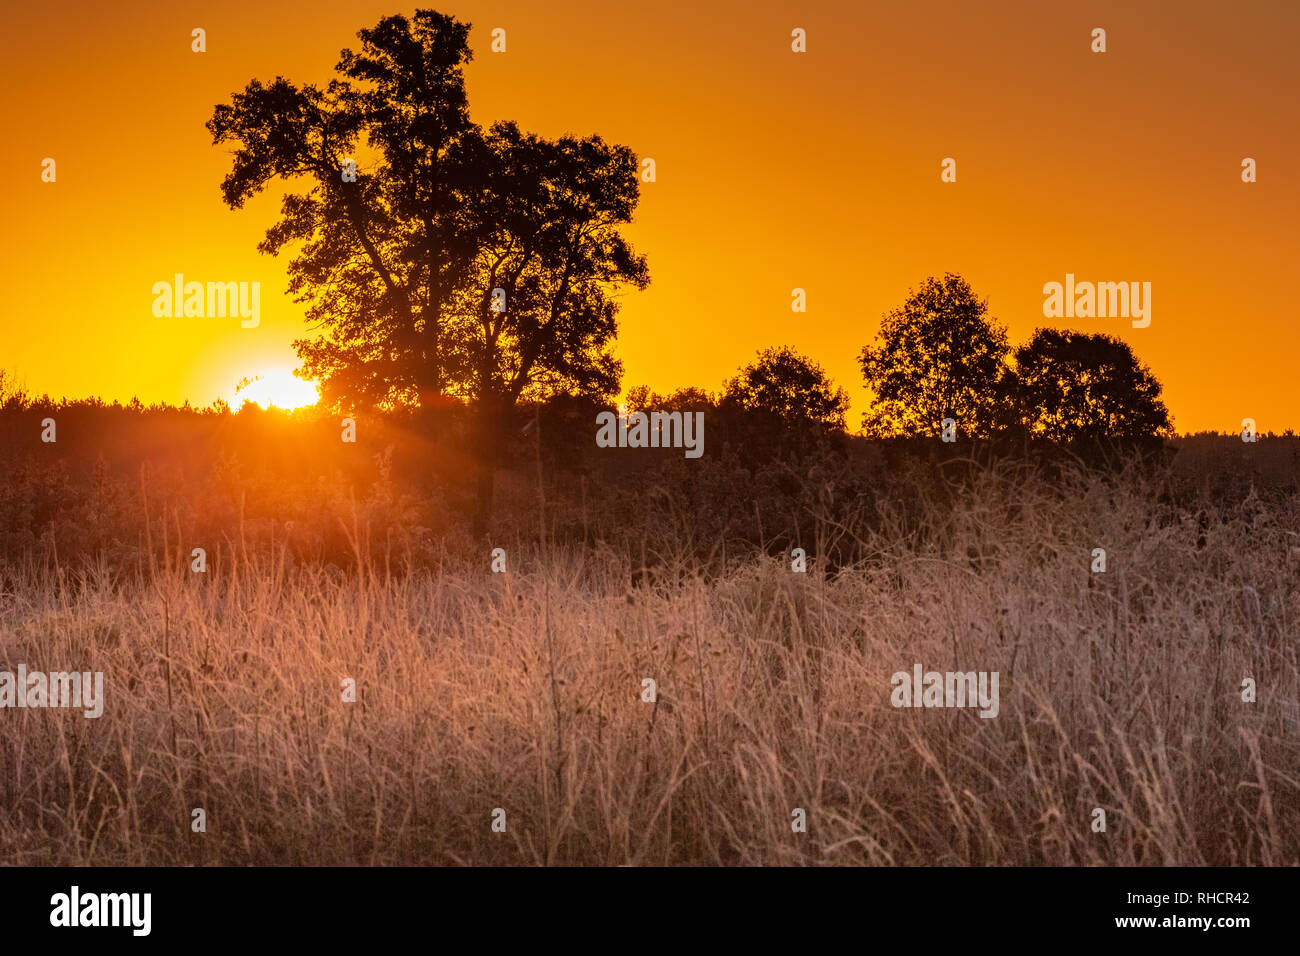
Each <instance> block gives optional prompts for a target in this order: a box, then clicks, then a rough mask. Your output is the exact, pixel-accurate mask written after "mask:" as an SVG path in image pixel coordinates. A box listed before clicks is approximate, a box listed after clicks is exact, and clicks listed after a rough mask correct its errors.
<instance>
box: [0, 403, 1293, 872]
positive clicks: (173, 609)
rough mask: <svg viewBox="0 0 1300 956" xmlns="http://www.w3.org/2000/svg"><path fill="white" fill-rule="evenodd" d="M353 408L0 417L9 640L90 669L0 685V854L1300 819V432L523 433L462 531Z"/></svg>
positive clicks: (1193, 833) (702, 855) (6, 647)
mask: <svg viewBox="0 0 1300 956" xmlns="http://www.w3.org/2000/svg"><path fill="white" fill-rule="evenodd" d="M23 414H24V418H23V424H20V425H15V424H14V423H13V422H12V421H8V420H6V421H7V422H8V424H6V421H0V430H3V428H10V431H9V432H7V433H5V434H8V435H9V436H10V438H11V439H12V435H14V434H18V433H21V434H23V435H26V434H27V431H26V429H27V424H25V423H26V422H27V420H28V418H30V417H32V416H35V417H37V418H39V417H40V413H39V411H37V412H31V411H30V410H27V411H24V413H23ZM119 417H120V416H119ZM145 417H147V416H145ZM243 417H244V416H243V415H240V416H227V417H226V418H225V419H224V421H225V422H226V425H223V426H222V427H230V426H229V420H230V419H232V418H233V419H235V420H238V419H242V418H243ZM204 421H208V419H204ZM155 424H156V423H155ZM10 426H12V427H10ZM60 427H63V425H62V420H61V425H60ZM187 427H189V426H187ZM214 427H215V426H214ZM239 427H242V428H254V429H264V428H284V429H291V428H307V427H309V426H307V425H296V424H292V423H288V422H287V419H286V420H285V421H280V420H276V419H273V418H271V419H268V418H266V417H265V416H263V417H258V416H256V415H253V414H250V417H249V419H248V420H246V421H245V422H243V424H242V425H240V426H239ZM321 427H325V426H321ZM329 427H330V428H333V426H332V425H331V426H329ZM71 431H72V430H71V429H69V430H68V432H69V434H71ZM100 434H102V432H101V433H100ZM584 434H586V433H585V432H584ZM227 437H229V436H227ZM263 437H264V436H260V435H259V436H255V438H250V439H249V440H250V443H251V444H252V445H254V446H256V447H282V448H283V447H285V442H278V443H277V442H272V443H267V442H265V441H264V440H263ZM87 441H88V442H89V440H87ZM376 441H377V442H378V444H377V445H376V447H375V448H372V449H362V451H363V452H365V456H366V461H367V464H366V465H365V468H364V469H361V470H360V471H358V472H357V473H355V474H347V473H344V472H343V471H339V470H334V471H331V470H330V469H329V468H326V467H325V466H323V465H321V464H320V463H308V464H306V465H304V464H302V462H301V461H300V460H299V459H300V457H301V456H295V455H293V454H289V455H287V457H286V458H285V460H284V461H283V462H281V463H280V464H279V465H276V464H274V463H272V464H268V463H266V462H261V463H259V464H258V466H257V468H251V467H249V465H248V463H247V462H246V461H245V462H244V463H242V464H241V463H239V462H238V461H237V460H236V458H232V456H231V454H230V452H229V449H228V447H226V446H225V445H222V442H216V444H215V445H212V447H209V444H211V443H207V444H205V443H204V442H199V445H202V447H204V448H208V452H207V454H210V456H211V460H212V461H214V462H216V461H220V462H225V465H224V466H223V467H222V468H215V467H214V468H209V467H208V466H207V465H203V466H202V467H195V466H194V465H193V462H194V461H196V460H200V459H201V458H202V456H198V457H197V458H196V457H195V455H192V454H191V455H189V456H188V457H186V458H185V462H186V463H185V464H181V463H178V462H177V461H175V460H172V459H173V458H174V456H175V447H174V444H172V443H170V442H161V443H160V442H156V441H155V442H153V443H152V444H150V443H146V444H145V445H140V446H138V447H136V448H135V450H134V451H132V452H131V453H130V454H129V455H128V454H127V453H125V452H123V453H122V454H123V457H122V459H121V460H120V461H116V462H110V461H107V460H106V459H104V457H103V455H102V454H99V453H96V452H94V447H95V444H94V442H89V443H87V444H85V445H84V446H83V447H81V451H80V452H78V453H76V454H74V452H73V451H71V450H65V451H61V452H60V454H61V455H64V456H70V457H65V458H64V459H61V463H60V464H58V465H57V466H54V465H51V464H50V463H48V462H47V463H44V464H42V463H40V462H39V460H38V459H36V458H35V457H34V456H36V455H39V454H43V453H44V452H45V451H46V450H45V449H40V448H39V447H33V446H31V445H30V444H29V445H23V446H22V447H21V448H19V447H18V446H17V445H15V444H14V442H13V441H12V440H10V441H9V443H8V444H7V445H6V447H7V449H8V454H9V458H8V463H7V468H6V470H5V479H4V482H3V484H0V532H2V533H3V538H0V546H2V547H0V555H2V559H0V669H8V670H10V671H12V670H14V669H15V668H16V666H17V665H18V664H19V663H25V665H26V667H27V668H28V669H29V670H37V669H40V670H49V671H57V670H68V669H74V668H75V669H78V670H91V671H102V672H103V673H104V678H105V686H106V688H107V691H106V695H107V700H106V704H105V710H104V714H103V716H102V717H100V718H98V719H86V718H85V717H83V716H82V714H81V713H80V712H79V711H73V710H55V709H47V710H40V709H31V708H28V709H22V710H17V709H13V710H3V711H0V721H3V724H4V733H3V734H0V862H3V863H12V864H20V865H33V864H36V865H44V864H78V865H80V864H92V865H114V866H116V865H141V864H172V865H185V864H225V865H239V864H296V865H304V864H305V865H312V864H362V865H369V864H420V865H422V864H448V865H460V864H523V865H544V864H560V865H562V864H591V865H621V864H634V865H664V864H673V865H682V864H685V865H692V864H696V865H717V864H728V865H730V864H749V865H754V864H762V865H862V864H869V865H1007V864H1024V865H1094V864H1112V865H1115V864H1118V865H1170V864H1181V865H1294V864H1296V863H1300V773H1298V772H1297V767H1300V670H1298V666H1297V643H1298V642H1297V634H1298V633H1300V631H1298V627H1297V622H1298V621H1300V500H1298V499H1297V493H1298V492H1297V488H1296V475H1297V473H1298V469H1297V461H1298V460H1300V443H1297V442H1296V441H1295V440H1293V439H1290V438H1275V437H1272V436H1269V437H1267V438H1262V439H1261V441H1260V443H1259V444H1258V445H1256V446H1245V445H1243V443H1241V442H1240V441H1239V440H1236V439H1232V438H1228V437H1215V436H1205V437H1201V438H1190V439H1182V440H1179V441H1178V442H1175V443H1174V445H1173V449H1174V450H1172V451H1171V452H1170V453H1169V454H1167V455H1165V456H1164V457H1163V458H1162V459H1160V460H1157V461H1154V462H1152V461H1148V462H1146V463H1144V464H1128V465H1123V466H1119V465H1115V464H1114V463H1112V465H1111V467H1107V468H1098V467H1094V466H1089V465H1086V464H1084V463H1082V462H1078V461H1075V460H1072V459H1068V458H1067V459H1063V460H1060V461H1053V462H1052V463H1051V464H1050V465H1047V464H1045V463H1044V462H1043V461H1041V460H1033V459H1028V458H1023V457H1017V456H980V455H977V454H976V453H975V452H974V451H973V450H971V449H961V448H960V446H959V448H958V449H957V450H956V451H950V450H949V449H947V448H943V449H938V450H937V451H936V450H934V449H935V447H936V446H935V444H934V443H932V444H931V445H930V446H928V447H929V448H930V449H931V451H930V452H927V453H920V452H915V453H914V452H912V451H905V452H899V453H897V454H896V453H895V452H893V451H890V450H889V449H888V448H883V446H880V445H878V444H875V443H858V442H852V443H851V444H850V447H849V448H848V449H847V450H845V449H840V450H838V451H836V452H834V453H826V454H824V455H819V456H812V457H809V458H807V459H803V460H801V461H799V462H797V463H793V464H789V465H788V466H786V467H784V468H782V469H778V468H776V467H775V466H774V465H769V466H768V467H766V468H765V469H763V470H762V471H761V473H760V472H759V471H758V470H756V469H755V468H754V467H752V465H751V464H750V463H747V462H746V461H745V460H744V458H743V455H739V456H738V453H735V452H734V450H733V449H732V448H731V447H730V446H728V448H727V449H726V450H725V451H724V450H723V449H722V447H721V445H720V444H719V445H717V446H714V447H713V449H712V450H711V452H710V453H708V454H706V456H705V458H704V459H702V460H701V461H700V462H697V463H689V464H688V463H685V462H683V460H682V458H681V453H680V452H679V451H673V450H667V451H665V452H663V454H662V456H661V457H660V458H658V459H654V460H655V461H656V462H658V463H659V464H658V465H657V466H656V467H655V468H646V467H642V466H640V465H638V466H628V465H626V464H624V462H625V459H624V458H621V457H618V456H620V455H624V456H625V455H627V454H628V452H621V451H617V450H614V451H612V452H611V454H612V455H613V456H615V457H614V458H610V457H608V456H607V457H605V458H603V459H596V458H594V457H591V456H594V455H595V453H596V451H597V450H596V449H595V448H594V447H591V448H589V449H588V450H587V451H586V452H584V454H585V455H587V456H589V458H590V460H591V461H604V462H610V461H615V460H616V461H617V462H618V470H617V472H612V471H610V470H609V468H612V467H613V466H609V467H608V468H607V467H606V466H603V465H599V464H597V465H591V466H590V468H588V465H590V462H587V463H586V464H582V463H579V464H575V463H574V462H573V461H568V465H567V467H569V468H570V469H572V468H587V471H585V472H583V473H582V474H579V475H576V476H575V473H574V472H573V471H565V470H564V469H562V468H560V467H559V466H555V467H552V463H551V462H549V461H548V460H547V459H546V458H545V456H544V455H543V453H542V450H541V446H540V445H539V446H538V447H537V449H536V460H535V461H533V462H530V461H529V459H528V458H527V456H526V455H525V456H523V457H522V463H521V464H519V466H518V467H517V468H516V469H514V470H513V471H511V472H510V473H508V474H503V475H502V476H501V490H500V493H499V495H498V507H499V514H500V518H499V519H498V521H497V522H496V524H495V525H494V527H493V529H492V532H491V534H490V535H489V536H488V538H487V539H486V540H477V539H475V538H474V537H473V536H472V534H471V532H470V531H469V530H468V528H467V527H466V526H464V523H463V522H459V521H458V520H456V519H455V518H454V517H451V515H452V514H453V512H454V510H455V509H454V507H453V504H454V502H455V501H456V500H457V499H456V495H457V492H456V489H455V488H454V487H451V486H448V487H446V488H443V489H442V490H440V491H437V492H436V493H435V491H433V490H431V489H430V487H429V486H428V485H421V484H420V483H419V482H412V481H410V480H409V478H408V476H406V472H405V471H404V466H403V463H402V454H401V451H400V449H399V451H398V453H397V456H396V457H397V459H398V461H396V463H395V462H394V460H393V452H392V449H391V447H389V446H384V445H383V442H382V440H379V439H376ZM589 442H590V438H589V436H587V438H586V443H589ZM719 442H721V439H719ZM60 443H61V444H62V445H64V447H65V449H71V448H73V446H72V445H68V444H67V443H65V442H64V441H63V439H62V438H61V440H60ZM228 444H229V443H228V442H227V443H226V445H228ZM128 446H129V443H125V444H124V443H123V442H122V441H120V440H117V441H114V442H113V443H112V445H111V447H113V448H116V449H122V448H124V447H128ZM217 446H221V447H217ZM105 447H107V445H106V446H105ZM196 447H198V446H196ZM522 447H523V449H524V450H525V451H526V450H527V447H528V446H527V443H526V442H524V444H523V445H522ZM584 447H585V443H584ZM385 448H387V449H388V450H387V453H385ZM83 453H84V454H83ZM372 453H373V454H372ZM78 454H80V455H81V457H77V455H78ZM97 454H98V457H96V455H97ZM331 454H334V452H331ZM927 455H928V457H927ZM132 456H134V457H132ZM560 457H561V458H565V457H566V456H563V455H561V456H560ZM976 458H978V459H979V460H978V461H976V460H975V459H976ZM948 459H952V460H954V461H956V465H957V468H958V470H957V471H955V472H954V471H953V464H952V461H947V463H945V461H946V460H948ZM958 459H961V460H958ZM169 461H170V464H169ZM692 465H693V466H697V468H698V470H694V471H692V470H690V466H692ZM286 469H287V470H286ZM295 469H301V473H299V471H295ZM602 469H604V470H602ZM290 473H292V475H293V476H294V477H293V480H292V481H290V479H289V477H288V476H289V475H290ZM96 496H98V497H96ZM449 502H450V503H451V504H449ZM196 543H199V544H202V546H204V547H205V550H206V553H207V570H206V571H204V572H202V573H197V572H195V571H193V570H192V569H191V568H192V548H193V546H195V545H196ZM496 547H499V548H501V549H503V551H504V553H505V561H506V570H505V571H504V572H503V573H494V572H493V571H492V570H491V558H490V551H491V549H492V548H496ZM794 547H802V548H803V549H805V551H806V553H807V555H808V558H807V561H808V564H807V568H808V569H807V571H806V572H803V573H799V572H795V571H792V560H791V556H790V552H791V550H792V549H793V548H794ZM1096 547H1102V548H1104V549H1105V550H1106V554H1107V566H1106V570H1105V572H1104V573H1095V572H1093V571H1092V570H1091V562H1092V561H1093V558H1092V551H1093V549H1094V548H1096ZM917 663H919V664H922V665H923V666H924V667H926V668H936V669H939V670H954V671H970V670H976V671H997V672H999V673H1000V675H1001V705H1000V711H999V714H998V716H997V717H996V718H994V719H982V718H980V717H979V716H977V714H976V713H975V712H974V711H972V710H969V709H951V710H949V709H896V708H894V707H892V706H891V704H890V690H891V687H890V675H891V674H893V673H894V672H896V671H910V670H911V669H912V667H913V665H914V664H917ZM1248 677H1249V678H1251V679H1253V681H1254V682H1255V684H1256V686H1257V699H1256V700H1255V701H1254V702H1245V701H1243V699H1242V682H1243V679H1245V678H1248ZM346 678H351V679H353V680H354V681H355V685H356V701H355V702H344V701H343V699H342V694H341V686H342V682H343V681H344V680H345V679H346ZM646 678H651V679H653V680H654V681H655V683H656V686H657V698H656V700H655V701H654V702H653V703H651V702H647V701H646V700H643V686H644V685H643V680H644V679H646ZM195 808H202V809H203V810H204V811H205V816H206V832H201V833H200V832H194V830H193V829H192V819H193V811H194V809H195ZM796 808H799V809H802V810H803V811H804V814H805V818H806V821H807V826H806V832H794V830H793V829H792V813H793V811H795V810H796ZM1097 808H1101V809H1102V810H1104V811H1105V821H1106V827H1105V831H1104V832H1097V831H1096V829H1095V828H1094V821H1095V819H1096V817H1095V814H1094V811H1095V809H1097ZM498 809H500V810H504V811H505V814H504V820H505V828H504V832H499V830H494V829H493V827H492V823H493V819H494V811H496V810H498Z"/></svg>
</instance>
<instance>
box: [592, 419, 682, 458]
mask: <svg viewBox="0 0 1300 956" xmlns="http://www.w3.org/2000/svg"><path fill="white" fill-rule="evenodd" d="M596 424H597V425H598V426H599V428H600V430H599V431H597V432H596V447H598V448H684V449H685V450H686V457H687V458H699V457H700V456H701V455H703V454H704V413H703V412H649V413H646V412H633V413H632V414H631V415H618V416H615V415H614V413H613V412H601V413H600V414H598V415H597V416H596Z"/></svg>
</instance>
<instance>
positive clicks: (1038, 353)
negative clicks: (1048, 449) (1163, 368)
mask: <svg viewBox="0 0 1300 956" xmlns="http://www.w3.org/2000/svg"><path fill="white" fill-rule="evenodd" d="M1015 359H1016V373H1015V382H1016V385H1015V391H1016V396H1017V404H1018V406H1019V409H1020V414H1021V416H1022V419H1023V422H1024V425H1025V427H1026V429H1027V430H1028V432H1029V434H1030V435H1033V436H1036V437H1044V438H1050V439H1052V440H1054V441H1062V442H1065V441H1072V440H1075V439H1080V438H1083V439H1097V438H1152V437H1157V436H1159V437H1163V436H1167V435H1172V432H1173V426H1172V423H1171V421H1170V418H1169V411H1168V409H1166V408H1165V405H1164V402H1162V401H1161V400H1160V383H1159V382H1158V381H1157V380H1156V377H1155V376H1154V375H1152V374H1151V372H1150V371H1149V370H1148V369H1147V368H1146V367H1145V366H1143V365H1142V364H1141V363H1140V362H1138V360H1137V358H1136V357H1135V356H1134V355H1133V351H1132V349H1130V348H1129V347H1128V345H1127V344H1125V343H1124V342H1121V341H1120V340H1119V339H1116V338H1112V337H1111V336H1108V335H1089V334H1086V333H1083V332H1072V331H1068V330H1067V331H1062V330H1057V329H1039V330H1038V331H1036V332H1035V333H1034V337H1033V338H1032V339H1030V341H1029V342H1028V343H1026V344H1025V345H1022V346H1020V347H1019V348H1018V349H1016V353H1015Z"/></svg>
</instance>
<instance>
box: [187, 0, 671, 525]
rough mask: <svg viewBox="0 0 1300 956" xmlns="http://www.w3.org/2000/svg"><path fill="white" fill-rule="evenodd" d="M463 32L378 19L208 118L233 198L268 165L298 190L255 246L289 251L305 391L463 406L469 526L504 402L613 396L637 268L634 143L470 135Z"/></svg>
mask: <svg viewBox="0 0 1300 956" xmlns="http://www.w3.org/2000/svg"><path fill="white" fill-rule="evenodd" d="M468 33H469V26H468V25H467V24H464V23H460V22H459V21H457V20H455V19H453V18H451V17H448V16H444V15H442V14H439V13H435V12H433V11H427V10H421V11H417V12H416V13H415V15H414V16H413V17H412V18H411V19H409V20H408V19H407V18H406V17H403V16H391V17H386V18H384V19H382V20H380V21H379V23H378V24H377V25H376V26H375V28H374V29H363V30H361V31H360V32H359V33H358V37H359V38H360V40H361V49H360V51H359V52H353V51H352V50H349V49H345V50H344V51H343V52H342V54H341V56H340V60H339V63H338V65H337V67H336V70H337V72H338V73H339V74H340V75H341V78H339V79H334V80H331V81H330V83H329V85H328V86H327V87H326V88H324V89H323V90H322V89H320V88H318V87H316V86H312V85H305V86H295V85H294V84H292V83H290V82H289V81H287V80H285V79H283V78H280V77H277V78H276V80H275V81H274V82H273V83H271V84H270V85H263V84H262V83H260V82H259V81H256V80H254V81H252V82H251V83H249V84H248V86H247V88H246V89H245V90H244V92H242V93H237V94H235V95H234V96H233V97H232V100H231V102H230V103H229V104H227V105H219V106H217V107H216V108H215V109H214V111H213V114H212V118H211V119H210V120H209V122H208V129H209V131H210V132H211V133H212V136H213V142H214V144H221V143H227V142H229V143H233V144H235V146H236V147H237V148H236V150H235V152H234V160H233V165H232V169H231V172H230V174H229V175H228V176H227V177H226V178H225V180H224V182H223V183H222V194H223V197H224V199H225V201H226V203H227V204H228V205H229V206H230V207H231V208H240V207H242V206H243V204H244V202H245V201H246V200H247V199H248V198H250V197H251V196H253V195H256V194H257V193H259V192H260V191H261V190H262V189H264V188H265V187H266V186H267V185H268V183H270V182H271V180H273V179H274V178H276V177H280V178H283V179H285V180H295V181H297V180H300V179H306V180H307V181H308V182H309V183H310V184H311V185H310V188H309V189H308V191H307V192H305V193H291V194H289V195H286V196H285V198H284V200H283V207H282V218H281V219H280V221H279V222H278V223H277V224H275V225H274V226H272V227H271V228H270V229H269V230H268V231H267V235H266V239H265V240H264V241H263V242H262V243H261V244H260V245H259V249H260V250H261V251H263V252H267V253H271V254H277V253H279V252H280V250H281V249H282V248H284V247H285V246H286V245H289V244H295V245H297V247H298V249H299V251H298V254H297V256H296V257H295V258H294V259H292V260H291V262H290V264H289V275H290V286H289V287H290V292H291V293H292V294H293V295H294V296H295V299H296V301H299V302H307V303H309V306H308V310H307V316H308V320H309V321H311V322H314V323H315V324H316V327H317V328H320V329H323V330H324V335H323V336H322V337H320V338H317V339H311V340H308V339H302V340H298V341H297V342H295V347H296V348H297V350H298V354H299V356H300V357H301V358H302V359H303V369H302V372H303V374H304V375H305V376H306V377H308V378H315V379H318V380H319V381H320V383H321V394H322V402H323V403H324V404H326V405H327V406H332V407H340V406H345V405H348V404H352V405H359V406H362V407H366V406H375V405H378V406H385V407H393V406H403V405H420V406H425V407H430V406H434V405H437V404H439V403H443V402H445V401H446V400H447V397H448V396H451V397H454V398H459V399H465V400H468V401H470V402H471V403H473V404H474V405H475V406H476V409H477V411H478V421H479V434H480V438H481V452H482V454H481V456H480V461H481V464H482V471H481V473H480V475H479V482H478V485H479V489H478V490H479V515H478V517H479V519H480V523H481V522H482V520H483V519H484V518H485V517H486V512H487V509H488V507H489V506H490V502H491V496H492V471H493V467H494V466H495V464H496V463H497V461H498V456H499V450H500V448H501V445H502V439H503V434H504V430H505V428H506V427H507V424H508V418H509V413H510V411H511V410H512V408H513V407H514V405H515V403H516V402H517V401H518V400H519V398H520V396H525V395H526V396H528V397H531V398H542V397H545V396H546V395H549V394H554V393H556V392H558V391H564V390H572V391H576V392H579V393H591V394H601V395H607V394H611V393H612V392H613V391H615V390H616V389H617V387H618V380H619V376H620V374H621V367H620V366H619V363H618V362H617V361H616V360H615V359H614V358H613V356H612V355H611V354H610V349H611V347H612V342H613V338H614V336H615V334H616V331H617V326H616V323H615V314H616V312H617V305H616V303H615V301H614V299H613V292H614V290H615V289H616V288H617V287H618V286H620V285H623V284H631V285H633V286H635V287H637V288H643V287H644V286H645V285H646V284H647V282H648V281H649V275H648V271H647V269H646V263H645V260H644V258H642V257H640V256H638V255H636V254H635V253H634V252H633V250H632V249H631V247H630V246H629V245H628V244H627V243H626V242H625V241H624V240H623V239H622V238H621V236H619V234H618V232H617V228H618V226H619V225H621V224H624V223H627V222H630V221H631V217H632V211H633V209H634V208H635V206H636V203H637V199H638V195H639V181H638V177H637V168H636V157H635V155H634V154H633V153H632V151H631V150H630V149H628V148H626V147H622V146H614V145H609V144H606V143H605V142H604V141H603V140H602V139H601V138H600V137H599V136H592V137H588V138H585V139H578V138H574V137H568V136H566V137H563V138H561V139H559V140H556V141H548V140H545V139H542V138H540V137H536V136H531V135H525V134H523V133H521V132H520V131H519V130H518V128H517V127H516V126H515V125H514V124H511V123H498V124H496V125H494V126H493V127H492V128H491V129H490V130H488V131H487V132H484V131H483V130H482V129H481V128H480V127H478V126H477V125H475V124H474V123H473V122H471V121H470V119H469V113H468V104H467V99H466V94H465V84H464V75H463V65H464V64H465V63H466V62H468V61H469V59H470V57H471V51H470V49H469V47H468ZM363 144H364V148H365V150H366V151H367V155H366V156H364V157H363V156H361V155H360V154H359V150H360V149H362V147H363ZM363 159H365V160H366V162H363V161H362V160H363ZM348 160H352V161H353V162H355V164H356V166H355V174H354V175H349V173H350V172H351V169H350V168H349V166H348ZM353 180H354V181H353Z"/></svg>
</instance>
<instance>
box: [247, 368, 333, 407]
mask: <svg viewBox="0 0 1300 956" xmlns="http://www.w3.org/2000/svg"><path fill="white" fill-rule="evenodd" d="M235 391H236V393H237V398H238V400H239V402H246V401H247V402H256V403H257V404H258V405H261V406H262V407H263V408H271V407H272V406H274V407H275V408H280V409H284V410H285V411H292V410H293V409H295V408H304V407H306V406H307V405H315V404H316V402H317V400H318V399H319V398H320V390H319V389H318V388H317V387H316V383H315V382H304V381H303V380H302V379H300V378H295V377H294V375H293V373H292V372H291V371H289V370H288V369H283V368H279V369H273V370H271V371H268V372H263V373H261V374H260V375H254V376H252V377H251V378H250V379H246V380H245V381H244V382H241V383H240V384H239V387H238V388H237V389H236V390H235Z"/></svg>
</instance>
